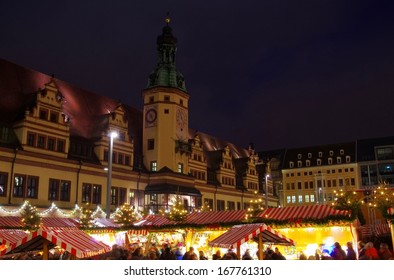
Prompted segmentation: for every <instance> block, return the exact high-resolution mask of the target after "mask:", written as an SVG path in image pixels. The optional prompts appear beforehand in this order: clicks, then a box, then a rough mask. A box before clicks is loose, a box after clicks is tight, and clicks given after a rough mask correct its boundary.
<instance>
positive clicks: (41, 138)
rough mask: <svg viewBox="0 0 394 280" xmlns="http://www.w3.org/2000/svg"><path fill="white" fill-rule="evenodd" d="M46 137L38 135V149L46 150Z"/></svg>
mask: <svg viewBox="0 0 394 280" xmlns="http://www.w3.org/2000/svg"><path fill="white" fill-rule="evenodd" d="M45 142H46V137H45V136H44V135H38V141H37V147H38V148H42V149H45Z"/></svg>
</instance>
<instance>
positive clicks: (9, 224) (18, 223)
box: [0, 216, 23, 228]
mask: <svg viewBox="0 0 394 280" xmlns="http://www.w3.org/2000/svg"><path fill="white" fill-rule="evenodd" d="M20 227H23V223H22V218H21V217H17V216H1V217H0V228H20Z"/></svg>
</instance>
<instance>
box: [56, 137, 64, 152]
mask: <svg viewBox="0 0 394 280" xmlns="http://www.w3.org/2000/svg"><path fill="white" fill-rule="evenodd" d="M64 146H65V141H64V140H59V139H58V140H57V151H58V152H59V153H64Z"/></svg>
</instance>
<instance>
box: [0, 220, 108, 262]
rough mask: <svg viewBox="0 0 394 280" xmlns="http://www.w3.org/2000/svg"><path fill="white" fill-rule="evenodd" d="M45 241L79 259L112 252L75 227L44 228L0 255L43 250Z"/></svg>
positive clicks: (20, 240) (22, 239)
mask: <svg viewBox="0 0 394 280" xmlns="http://www.w3.org/2000/svg"><path fill="white" fill-rule="evenodd" d="M45 239H47V240H48V241H49V242H50V247H54V246H59V247H61V248H63V249H64V250H66V251H68V252H69V253H71V255H73V256H76V257H77V258H87V257H91V256H95V255H99V254H103V253H106V252H109V251H110V250H111V247H110V246H108V245H106V244H104V243H102V242H100V241H97V240H96V239H94V238H93V237H91V236H90V235H88V234H87V233H85V232H83V231H82V230H79V229H78V228H75V227H74V228H71V227H58V228H56V227H47V228H46V227H42V228H40V229H38V230H36V231H34V232H31V233H30V234H29V235H28V236H26V237H24V238H20V239H19V240H18V241H17V242H16V243H14V244H15V246H12V247H9V248H7V249H6V250H4V251H2V252H0V255H4V254H8V253H19V252H24V251H34V250H39V249H42V248H43V242H44V240H45Z"/></svg>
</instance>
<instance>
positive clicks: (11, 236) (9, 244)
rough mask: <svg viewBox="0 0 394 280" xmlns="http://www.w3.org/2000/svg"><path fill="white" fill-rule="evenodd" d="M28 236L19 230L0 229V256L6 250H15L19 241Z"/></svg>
mask: <svg viewBox="0 0 394 280" xmlns="http://www.w3.org/2000/svg"><path fill="white" fill-rule="evenodd" d="M27 236H28V234H27V233H26V232H25V231H23V230H19V229H0V255H1V252H2V251H5V250H6V249H7V248H15V246H16V244H17V243H18V241H19V240H21V239H23V238H26V237H27Z"/></svg>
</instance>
